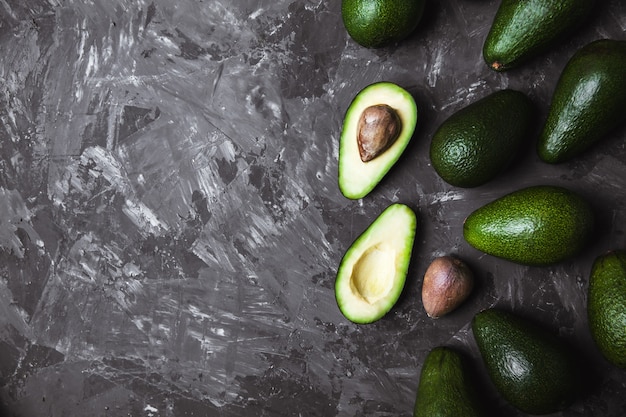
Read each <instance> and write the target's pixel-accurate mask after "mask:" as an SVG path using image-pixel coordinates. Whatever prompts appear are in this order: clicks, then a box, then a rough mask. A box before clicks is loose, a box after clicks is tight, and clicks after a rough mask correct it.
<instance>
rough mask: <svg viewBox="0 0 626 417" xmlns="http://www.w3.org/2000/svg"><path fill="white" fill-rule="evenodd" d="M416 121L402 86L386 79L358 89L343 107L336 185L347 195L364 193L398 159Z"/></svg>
mask: <svg viewBox="0 0 626 417" xmlns="http://www.w3.org/2000/svg"><path fill="white" fill-rule="evenodd" d="M416 123H417V105H416V104H415V100H414V99H413V96H411V94H410V93H409V92H408V91H406V90H405V89H404V88H402V87H400V86H399V85H397V84H394V83H392V82H388V81H381V82H377V83H374V84H370V85H368V86H367V87H365V88H364V89H363V90H361V91H360V92H359V93H358V94H357V95H356V97H355V98H354V99H353V100H352V103H351V104H350V106H349V107H348V110H347V111H346V115H345V118H344V122H343V129H342V132H341V139H340V144H339V189H340V190H341V193H342V194H343V195H344V196H345V197H346V198H349V199H353V200H357V199H359V198H363V197H365V196H366V195H367V194H369V192H370V191H372V190H373V189H374V187H375V186H376V185H377V184H378V183H379V182H380V180H381V179H382V178H383V177H384V176H385V175H386V174H387V172H388V171H389V170H390V169H391V167H392V166H393V165H394V164H395V163H396V162H397V161H398V159H399V158H400V155H402V152H404V149H405V148H406V146H407V145H408V143H409V141H410V140H411V137H413V132H414V131H415V125H416Z"/></svg>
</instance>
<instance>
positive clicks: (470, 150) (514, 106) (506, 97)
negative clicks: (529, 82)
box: [430, 89, 534, 188]
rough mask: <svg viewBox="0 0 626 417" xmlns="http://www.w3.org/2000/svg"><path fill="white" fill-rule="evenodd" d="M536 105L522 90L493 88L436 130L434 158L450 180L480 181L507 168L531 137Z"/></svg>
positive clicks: (462, 183)
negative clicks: (496, 89) (529, 136)
mask: <svg viewBox="0 0 626 417" xmlns="http://www.w3.org/2000/svg"><path fill="white" fill-rule="evenodd" d="M533 114H534V106H533V103H532V102H531V101H530V99H529V98H528V97H527V96H526V95H525V94H524V93H522V92H519V91H515V90H511V89H505V90H500V91H496V92H495V93H491V94H489V95H487V96H485V97H483V98H481V99H480V100H478V101H475V102H473V103H470V104H469V105H467V106H466V107H464V108H462V109H461V110H459V111H457V112H456V113H454V114H453V115H452V116H450V117H449V118H448V119H446V120H445V121H444V122H443V123H442V124H441V125H440V126H439V128H438V129H437V131H436V132H435V134H434V135H433V139H432V141H431V144H430V161H431V163H432V166H433V168H434V169H435V171H436V172H437V174H439V176H440V177H441V178H442V179H443V180H444V181H446V182H447V183H448V184H450V185H454V186H457V187H464V188H469V187H477V186H479V185H482V184H484V183H486V182H488V181H489V180H491V179H493V178H494V177H495V176H496V175H498V174H500V173H501V172H502V171H504V169H505V168H507V167H508V166H509V165H510V163H511V162H512V161H513V159H514V158H515V156H517V154H518V152H519V150H520V148H521V146H522V144H523V142H524V140H525V139H527V137H528V133H529V130H530V124H531V121H532V119H533V117H532V116H533Z"/></svg>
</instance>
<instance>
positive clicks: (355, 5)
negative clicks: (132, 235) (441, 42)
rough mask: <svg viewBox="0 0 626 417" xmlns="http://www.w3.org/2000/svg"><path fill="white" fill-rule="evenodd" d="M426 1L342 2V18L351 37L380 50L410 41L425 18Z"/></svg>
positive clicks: (349, 0) (359, 42)
mask: <svg viewBox="0 0 626 417" xmlns="http://www.w3.org/2000/svg"><path fill="white" fill-rule="evenodd" d="M425 4H426V2H425V0H342V2H341V17H342V20H343V24H344V26H345V28H346V31H347V32H348V34H349V35H350V37H351V38H352V39H353V40H354V41H355V42H357V43H358V44H360V45H361V46H364V47H366V48H380V47H383V46H387V45H391V44H393V43H395V42H399V41H401V40H403V39H405V38H406V37H408V36H409V35H410V34H411V33H412V32H413V31H414V30H415V28H416V27H417V25H418V23H419V22H420V20H421V19H422V15H423V14H424V6H425Z"/></svg>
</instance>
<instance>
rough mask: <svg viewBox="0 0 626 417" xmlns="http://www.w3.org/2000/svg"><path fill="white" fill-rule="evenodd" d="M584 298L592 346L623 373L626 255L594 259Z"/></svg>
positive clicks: (621, 252) (614, 253)
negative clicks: (585, 299)
mask: <svg viewBox="0 0 626 417" xmlns="http://www.w3.org/2000/svg"><path fill="white" fill-rule="evenodd" d="M587 295H588V297H587V318H588V320H589V329H590V331H591V335H592V336H593V340H594V341H595V343H596V346H598V348H599V349H600V352H602V354H603V355H604V357H605V358H606V359H607V360H608V361H609V362H610V363H612V364H613V365H615V366H617V367H619V368H622V369H626V251H624V250H612V251H609V252H608V253H605V254H603V255H600V256H598V257H597V258H596V259H595V261H594V263H593V266H592V268H591V275H590V278H589V288H588V294H587Z"/></svg>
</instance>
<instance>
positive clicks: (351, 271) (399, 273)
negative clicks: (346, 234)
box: [335, 203, 417, 324]
mask: <svg viewBox="0 0 626 417" xmlns="http://www.w3.org/2000/svg"><path fill="white" fill-rule="evenodd" d="M416 227H417V217H416V216H415V212H414V211H413V210H412V209H411V208H410V207H408V206H407V205H404V204H401V203H393V204H391V205H390V206H388V207H387V208H386V209H385V210H384V211H383V212H382V213H381V214H380V215H379V216H378V217H377V218H376V219H375V220H374V221H373V222H372V223H371V224H370V225H369V227H368V228H367V229H366V230H365V231H364V232H363V233H362V234H361V235H360V236H359V237H358V238H356V239H355V241H354V242H353V243H352V245H350V247H349V248H348V250H347V251H346V253H345V254H344V256H343V258H342V260H341V262H340V264H339V268H338V270H337V278H336V280H335V299H336V301H337V305H338V307H339V310H340V311H341V313H342V314H343V315H344V316H345V317H346V318H347V319H348V320H350V321H352V322H354V323H357V324H367V323H372V322H374V321H376V320H379V319H381V318H382V317H383V316H384V315H385V314H387V313H388V312H389V311H390V310H391V308H392V307H393V306H394V305H395V303H396V302H397V301H398V298H399V297H400V295H401V293H402V289H403V288H404V284H405V281H406V275H407V272H408V269H409V264H410V261H411V253H412V250H413V242H414V240H415V233H416Z"/></svg>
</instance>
